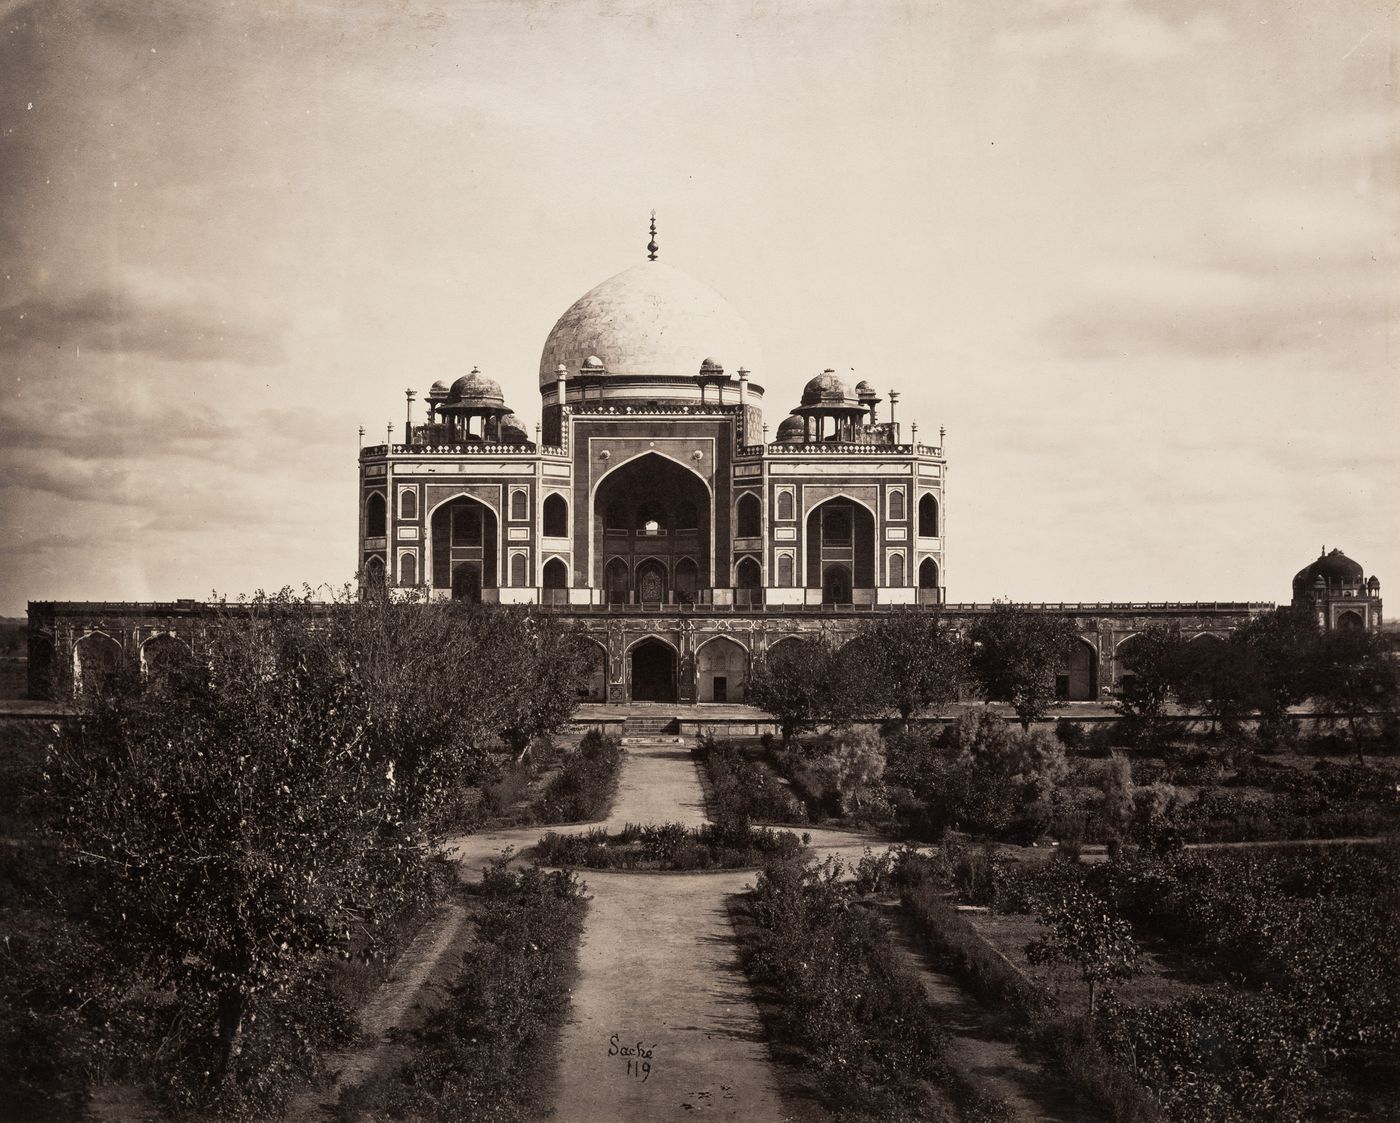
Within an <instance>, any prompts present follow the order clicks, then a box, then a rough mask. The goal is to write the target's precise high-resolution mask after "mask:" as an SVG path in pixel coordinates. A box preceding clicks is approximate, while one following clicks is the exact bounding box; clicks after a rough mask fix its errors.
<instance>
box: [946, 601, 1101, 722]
mask: <svg viewBox="0 0 1400 1123" xmlns="http://www.w3.org/2000/svg"><path fill="white" fill-rule="evenodd" d="M968 640H969V643H970V648H969V652H968V661H969V665H970V667H971V670H972V674H973V676H974V678H975V680H976V682H977V683H978V685H979V686H980V688H981V691H982V696H983V698H985V699H986V700H987V701H989V702H1008V703H1010V704H1011V706H1012V708H1013V709H1015V711H1016V716H1017V718H1019V719H1020V722H1021V728H1022V729H1023V730H1029V729H1030V726H1031V722H1032V721H1035V720H1036V719H1037V718H1042V717H1044V716H1045V715H1046V714H1047V713H1049V712H1050V710H1051V709H1052V708H1053V707H1055V706H1057V705H1058V704H1059V703H1058V701H1057V700H1056V694H1055V676H1056V674H1057V673H1058V672H1059V668H1060V665H1061V664H1062V663H1063V662H1064V661H1065V660H1066V659H1068V658H1069V656H1070V654H1071V653H1072V652H1073V650H1074V645H1075V644H1076V643H1077V642H1078V640H1079V637H1078V632H1077V631H1076V629H1075V627H1074V623H1073V622H1072V621H1071V620H1070V619H1069V617H1067V616H1063V615H1060V614H1058V613H1053V612H1040V611H1035V610H1033V609H1029V608H1025V607H1023V606H1021V605H1015V604H1008V603H1005V602H998V603H996V604H994V605H993V606H992V608H991V611H990V612H987V613H986V614H985V615H983V616H982V618H981V619H980V620H978V622H977V624H976V625H974V627H973V628H972V630H971V632H970V633H969V635H968Z"/></svg>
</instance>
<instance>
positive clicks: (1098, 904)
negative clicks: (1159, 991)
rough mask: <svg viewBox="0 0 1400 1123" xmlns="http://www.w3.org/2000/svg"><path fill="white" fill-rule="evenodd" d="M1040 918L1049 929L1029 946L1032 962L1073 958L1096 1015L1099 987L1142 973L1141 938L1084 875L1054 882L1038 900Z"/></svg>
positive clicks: (1091, 1011)
mask: <svg viewBox="0 0 1400 1123" xmlns="http://www.w3.org/2000/svg"><path fill="white" fill-rule="evenodd" d="M1036 913H1037V915H1038V917H1039V919H1040V922H1041V923H1042V924H1043V925H1045V927H1046V928H1047V929H1049V932H1048V934H1047V935H1045V936H1041V937H1040V938H1038V939H1035V940H1032V941H1031V942H1030V943H1028V944H1027V945H1026V955H1027V957H1028V958H1029V959H1030V961H1031V962H1032V963H1037V964H1043V963H1055V962H1066V963H1072V964H1073V965H1074V966H1076V967H1078V968H1079V976H1080V978H1081V979H1083V980H1084V982H1085V984H1086V985H1087V986H1088V988H1089V1014H1090V1016H1091V1017H1092V1016H1093V1014H1094V1009H1095V1000H1096V998H1097V992H1098V989H1099V988H1101V987H1105V986H1111V985H1113V984H1114V983H1119V982H1122V981H1124V980H1126V979H1130V978H1132V977H1133V976H1134V975H1136V974H1138V973H1139V972H1140V971H1141V970H1142V968H1141V964H1140V961H1139V951H1138V946H1137V941H1136V940H1134V939H1133V926H1132V925H1131V924H1130V923H1129V922H1128V921H1127V920H1125V919H1124V918H1123V917H1121V916H1119V915H1118V914H1117V912H1115V911H1114V909H1113V907H1112V905H1110V903H1109V902H1108V901H1107V900H1105V899H1104V898H1103V897H1101V896H1099V895H1098V894H1097V893H1095V892H1094V891H1093V890H1091V889H1089V888H1088V887H1087V886H1086V885H1085V884H1084V883H1083V881H1082V880H1081V879H1079V878H1071V879H1063V880H1054V881H1052V882H1050V886H1049V888H1048V890H1047V891H1046V892H1045V893H1044V894H1043V895H1042V896H1041V897H1040V899H1039V900H1038V901H1037V904H1036Z"/></svg>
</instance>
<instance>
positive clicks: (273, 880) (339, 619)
mask: <svg viewBox="0 0 1400 1123" xmlns="http://www.w3.org/2000/svg"><path fill="white" fill-rule="evenodd" d="M551 626H552V625H551ZM566 649H567V644H566V641H565V639H564V638H561V637H559V636H555V635H553V634H552V633H550V632H548V631H546V630H543V628H542V626H537V625H536V624H535V623H534V622H532V621H528V620H524V619H523V618H521V616H520V615H519V614H517V613H511V612H505V613H502V612H498V611H497V610H494V609H490V608H486V609H480V608H473V609H470V610H465V611H464V610H463V609H461V608H460V607H459V606H450V605H430V604H423V603H401V602H399V601H397V600H394V599H391V598H387V597H375V598H368V599H366V600H364V601H356V600H354V599H353V598H349V599H342V600H339V601H337V602H336V603H334V604H331V605H329V606H327V605H315V604H311V603H308V598H305V597H303V598H297V597H294V596H292V595H291V594H289V593H283V594H281V595H279V596H274V597H259V598H257V599H255V600H254V601H252V602H250V603H244V604H238V605H234V606H230V607H229V608H228V609H227V610H226V611H225V613H224V614H223V615H222V616H221V617H220V618H219V619H217V620H215V621H213V622H212V623H211V624H210V626H209V628H208V629H207V635H206V636H205V642H204V644H203V647H202V649H201V650H200V651H199V658H197V659H191V660H188V661H186V662H185V663H183V664H180V665H176V666H173V667H170V668H167V670H166V671H165V673H163V674H161V675H159V676H152V677H150V678H148V679H143V678H141V677H140V676H138V675H135V674H134V673H132V671H131V669H130V668H127V673H126V674H125V675H123V676H118V677H116V678H113V679H111V680H109V683H108V689H106V690H104V691H101V692H94V693H93V694H92V695H90V696H89V697H87V698H86V699H85V700H84V702H83V705H82V711H81V713H80V715H79V718H78V720H77V722H76V725H75V728H74V729H73V730H72V732H71V734H69V735H65V736H63V737H62V738H61V739H60V740H59V742H58V744H57V745H56V746H55V747H54V749H53V751H52V754H51V759H50V760H49V762H48V766H47V781H48V786H47V797H48V798H49V799H50V800H51V801H52V804H53V806H54V807H55V808H56V809H57V810H56V815H55V821H54V823H53V831H54V833H55V835H56V841H58V842H59V843H60V844H61V845H62V847H63V849H64V852H65V853H66V854H67V855H68V856H69V859H70V861H71V862H72V863H73V864H75V865H76V866H77V867H78V871H77V872H78V874H79V875H80V876H81V877H82V878H83V879H84V882H85V884H86V885H88V886H89V889H88V891H87V892H88V905H89V911H90V913H91V924H90V930H91V932H92V933H93V939H94V940H95V942H96V943H97V945H98V946H100V948H101V950H102V954H103V955H104V956H105V957H106V959H107V962H108V963H109V964H110V965H111V969H112V971H114V972H116V973H117V974H119V975H120V976H121V977H122V978H124V979H125V981H126V985H127V986H128V987H134V988H137V990H139V991H149V990H152V989H154V990H161V991H166V992H168V993H170V994H171V995H173V999H174V1001H173V1002H172V1003H171V1004H170V1005H169V1007H168V1008H166V1012H165V1014H164V1015H162V1016H164V1017H168V1019H169V1020H168V1022H167V1023H166V1026H167V1031H168V1033H169V1035H170V1036H171V1038H172V1039H173V1040H175V1041H176V1042H177V1045H175V1046H174V1047H172V1049H171V1055H175V1056H181V1057H184V1058H185V1059H186V1062H187V1064H186V1066H185V1068H184V1069H182V1070H180V1071H172V1072H169V1073H167V1074H166V1075H167V1077H168V1078H169V1079H170V1080H171V1082H172V1083H178V1082H179V1081H184V1086H185V1087H186V1088H187V1089H188V1088H189V1087H190V1086H192V1082H191V1080H190V1077H191V1075H192V1074H193V1077H194V1079H193V1083H194V1084H197V1083H198V1074H199V1073H200V1072H204V1073H206V1074H207V1075H209V1076H210V1081H211V1082H212V1084H213V1085H214V1087H213V1089H212V1090H211V1092H210V1093H209V1094H210V1095H212V1097H213V1100H212V1101H211V1102H213V1103H214V1104H215V1105H216V1110H217V1111H218V1112H219V1113H220V1114H229V1115H232V1114H237V1113H239V1112H247V1111H252V1112H253V1113H255V1114H259V1113H260V1114H261V1115H267V1114H270V1113H274V1112H275V1110H276V1109H277V1103H276V1101H275V1095H276V1093H275V1090H274V1092H267V1088H266V1086H267V1083H268V1081H267V1078H266V1074H267V1072H268V1071H269V1070H271V1069H274V1068H276V1067H277V1064H274V1063H273V1062H272V1061H271V1060H269V1057H268V1054H267V1052H266V1049H265V1048H263V1044H262V1043H265V1042H266V1040H267V1039H268V1037H267V1035H268V1034H270V1033H272V1032H273V1027H272V1026H270V1025H269V1022H275V1021H277V1020H278V1019H275V1018H272V1017H264V1018H263V1019H262V1020H261V1021H258V1022H257V1023H256V1028H255V1030H250V1026H254V1019H256V1018H257V1017H258V1015H259V1014H268V1013H269V1012H270V1011H281V1015H282V1016H283V1018H284V1019H285V1017H286V1016H287V1014H288V1011H289V1010H291V1012H292V1016H293V1017H294V1018H296V1019H300V1021H298V1025H299V1026H302V1028H299V1029H297V1033H298V1034H303V1035H304V1037H305V1039H304V1040H302V1041H301V1042H300V1044H299V1045H297V1047H296V1050H294V1052H295V1054H296V1055H297V1056H301V1057H314V1056H315V1055H316V1052H317V1049H318V1048H319V1047H320V1046H319V1045H318V1042H320V1043H324V1041H325V1040H326V1038H327V1035H328V1034H332V1033H334V1032H338V1030H336V1028H335V1027H337V1026H340V1025H343V1023H344V1016H343V1012H342V1013H340V1014H334V1013H331V1012H329V1008H327V1007H325V1006H324V1005H323V1006H320V1007H317V1006H315V1005H314V1004H313V1005H311V1006H308V1007H307V1008H306V1009H302V1008H301V1005H302V1004H300V1003H299V1002H293V1001H292V998H293V996H301V995H303V994H306V993H310V992H308V991H307V990H306V988H307V986H308V985H309V984H311V983H312V982H314V978H315V968H316V964H317V963H318V961H320V960H323V959H324V957H326V956H331V955H344V954H348V952H349V950H350V948H351V946H352V942H353V944H354V945H355V946H360V945H362V944H364V943H365V942H366V941H367V942H368V946H369V948H370V949H371V950H372V948H373V945H374V943H375V942H376V941H377V940H378V939H380V938H381V933H382V932H383V930H384V924H385V922H386V921H388V920H389V919H391V918H393V917H395V916H398V915H401V914H402V913H403V912H404V911H405V910H407V909H410V908H412V907H415V906H416V905H420V904H422V903H423V902H424V901H425V899H426V896H427V893H428V892H429V883H430V880H431V876H430V867H429V859H430V857H431V856H432V855H433V854H434V853H435V849H436V843H437V842H438V840H439V838H440V836H441V834H442V832H443V831H444V830H445V829H446V827H447V826H448V825H449V824H450V822H451V820H452V816H453V813H454V810H455V808H456V806H457V804H458V803H459V801H460V799H461V794H462V787H463V785H464V784H465V783H470V782H473V781H474V780H475V779H478V778H480V777H481V776H482V775H483V774H484V772H485V770H486V768H487V767H488V764H487V762H488V756H487V752H486V746H487V744H488V742H490V741H491V740H492V739H494V738H495V737H496V736H498V735H501V734H502V733H503V732H506V731H509V730H511V729H512V728H513V726H515V725H518V724H519V723H520V721H521V719H520V717H519V713H520V710H521V708H522V707H524V708H526V710H527V711H528V712H529V713H544V714H546V715H547V716H546V718H545V719H541V720H542V721H544V722H545V723H547V721H549V720H553V717H551V716H548V715H553V714H557V713H558V712H559V709H558V707H557V706H555V707H553V708H551V704H550V702H549V699H548V698H547V697H537V698H533V699H529V700H522V699H521V698H519V697H517V696H516V695H518V694H519V693H520V692H522V691H527V690H531V689H538V690H540V691H542V692H544V693H545V694H548V693H549V692H551V691H556V692H558V691H561V692H563V693H565V694H567V695H568V696H569V697H570V698H572V696H573V694H574V690H573V683H572V682H569V683H568V684H567V689H564V688H563V686H562V682H561V676H560V675H557V674H556V675H554V676H553V677H552V678H551V677H549V676H546V677H545V678H544V679H543V680H542V681H541V682H539V683H536V684H533V686H532V684H530V683H527V682H522V680H521V678H520V677H519V676H520V674H521V671H520V668H521V667H522V666H523V667H525V668H530V667H531V666H538V664H537V663H535V662H534V660H535V659H536V658H537V657H541V651H544V655H545V656H546V657H547V658H548V660H551V661H553V662H558V658H556V656H558V653H559V652H562V651H565V650H566ZM289 1002H290V1003H291V1005H290V1006H289ZM250 1033H251V1034H253V1036H251V1037H250ZM285 1061H286V1056H285V1055H284V1056H282V1057H281V1058H279V1059H278V1062H277V1063H278V1064H283V1062H285ZM168 1067H169V1068H170V1069H172V1070H174V1069H179V1068H180V1066H178V1065H172V1066H168ZM246 1089H255V1090H256V1089H262V1091H260V1092H259V1093H258V1094H259V1095H262V1097H263V1098H262V1099H260V1100H258V1102H257V1103H255V1104H253V1105H251V1106H248V1105H247V1102H246V1099H245V1101H244V1102H245V1106H244V1107H243V1108H239V1109H238V1110H237V1111H235V1110H234V1108H233V1106H232V1105H233V1103H234V1101H236V1100H237V1098H238V1096H239V1095H243V1094H244V1093H245V1090H246ZM283 1091H285V1088H284V1089H283ZM249 1094H251V1093H249ZM268 1096H272V1097H273V1098H272V1099H269V1098H268ZM229 1097H233V1099H230V1098H229Z"/></svg>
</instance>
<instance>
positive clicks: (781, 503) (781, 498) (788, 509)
mask: <svg viewBox="0 0 1400 1123" xmlns="http://www.w3.org/2000/svg"><path fill="white" fill-rule="evenodd" d="M778 518H779V519H780V520H787V519H790V518H792V492H790V491H780V492H778Z"/></svg>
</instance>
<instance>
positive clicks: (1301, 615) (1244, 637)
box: [1237, 606, 1320, 728]
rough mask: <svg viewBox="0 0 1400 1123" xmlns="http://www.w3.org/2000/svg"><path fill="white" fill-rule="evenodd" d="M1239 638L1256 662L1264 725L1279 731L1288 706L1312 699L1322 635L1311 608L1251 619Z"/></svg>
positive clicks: (1257, 692) (1256, 700)
mask: <svg viewBox="0 0 1400 1123" xmlns="http://www.w3.org/2000/svg"><path fill="white" fill-rule="evenodd" d="M1237 635H1238V636H1239V638H1240V641H1241V642H1243V643H1244V644H1245V645H1246V646H1247V647H1248V648H1249V650H1250V651H1251V652H1253V654H1254V659H1255V675H1256V677H1255V682H1254V686H1255V692H1254V699H1253V702H1254V706H1255V708H1257V709H1258V711H1259V718H1260V721H1261V723H1262V724H1263V725H1265V726H1267V727H1270V728H1278V727H1279V726H1281V725H1282V723H1283V722H1284V721H1285V720H1286V719H1287V714H1288V707H1289V706H1295V705H1297V704H1298V703H1300V702H1302V701H1304V700H1305V699H1306V698H1307V696H1308V690H1309V686H1310V685H1311V682H1312V679H1313V675H1314V671H1315V668H1316V663H1317V658H1318V646H1319V639H1320V635H1319V632H1318V630H1317V624H1316V623H1315V622H1314V620H1313V618H1312V614H1311V613H1310V612H1309V611H1308V610H1307V609H1300V608H1293V607H1291V606H1290V607H1285V608H1280V609H1279V610H1278V611H1277V612H1273V613H1271V614H1269V615H1267V616H1259V617H1256V618H1255V619H1253V620H1250V621H1249V622H1248V623H1247V624H1245V626H1244V627H1243V628H1241V629H1240V630H1239V632H1238V633H1237Z"/></svg>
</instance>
